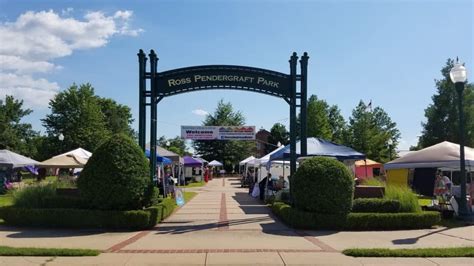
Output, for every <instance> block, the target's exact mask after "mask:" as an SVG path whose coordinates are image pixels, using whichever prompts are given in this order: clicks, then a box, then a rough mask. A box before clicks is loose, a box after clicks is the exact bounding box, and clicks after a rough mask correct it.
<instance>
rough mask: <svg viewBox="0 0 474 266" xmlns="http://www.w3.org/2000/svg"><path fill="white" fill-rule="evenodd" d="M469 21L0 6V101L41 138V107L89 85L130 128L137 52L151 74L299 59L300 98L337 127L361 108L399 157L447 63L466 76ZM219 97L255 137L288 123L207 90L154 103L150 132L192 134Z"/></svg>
mask: <svg viewBox="0 0 474 266" xmlns="http://www.w3.org/2000/svg"><path fill="white" fill-rule="evenodd" d="M473 11H474V10H473V3H472V1H469V0H466V1H463V0H454V1H448V0H446V1H424V0H420V1H396V0H393V1H350V0H345V1H257V2H255V1H247V0H245V1H244V0H241V1H217V0H214V1H6V0H0V98H4V96H5V95H14V96H15V97H17V98H20V99H23V100H24V101H25V105H26V106H27V107H29V108H31V109H33V110H34V113H33V114H32V115H30V116H29V117H28V118H27V119H26V121H28V122H31V123H32V124H33V125H34V127H35V129H37V130H41V131H44V129H43V128H42V126H41V121H40V119H41V118H43V117H44V116H45V114H47V113H48V102H49V100H50V99H51V98H52V97H54V95H55V94H56V93H57V92H59V91H61V90H64V89H66V88H67V87H68V86H70V85H71V84H73V83H78V84H80V83H85V82H89V83H91V84H92V85H93V86H94V87H95V89H96V93H97V94H98V95H100V96H103V97H110V98H113V99H115V100H116V101H117V102H119V103H122V104H126V105H129V106H130V107H131V108H132V111H133V115H134V117H135V118H136V119H137V118H138V117H137V114H138V94H137V89H138V88H137V85H138V81H137V75H138V73H137V70H138V65H137V57H136V53H137V52H138V49H140V48H142V49H144V50H146V51H149V50H150V49H155V51H156V52H157V53H158V57H159V58H160V60H159V62H158V70H159V71H163V70H169V69H173V68H178V67H186V66H192V65H206V64H235V65H248V66H254V67H261V68H267V69H272V70H276V71H280V72H284V73H288V72H289V69H288V59H289V56H290V55H291V53H292V52H293V51H296V52H298V53H299V54H302V53H303V52H305V51H306V52H308V53H309V55H310V60H309V93H310V94H317V95H318V97H319V98H322V99H325V100H326V101H327V102H328V103H329V104H337V105H338V106H339V108H340V109H341V110H342V113H343V115H344V116H345V117H346V118H348V117H349V116H350V114H351V111H352V109H353V108H354V107H355V106H356V105H357V103H358V102H359V101H360V100H363V101H365V102H369V101H370V100H371V101H372V103H373V105H374V106H381V107H382V108H384V109H385V110H386V111H387V112H388V114H389V115H390V116H391V117H392V119H393V120H394V121H395V122H396V123H397V124H398V127H399V129H400V130H401V132H402V143H401V147H400V148H401V149H406V148H408V147H409V146H410V145H413V144H415V143H416V141H417V136H418V135H419V134H420V130H421V126H420V124H421V122H422V121H423V120H424V109H425V108H426V107H427V106H428V104H429V103H430V102H431V96H432V95H433V94H434V92H435V87H434V79H439V78H440V73H439V70H440V69H441V67H442V66H443V65H444V64H445V62H446V59H447V58H450V57H451V58H454V57H456V56H459V57H460V59H461V60H462V61H463V62H466V66H467V68H468V69H474V66H473V64H472V63H473V58H472V56H473V24H474V21H473V13H474V12H473ZM469 78H470V79H471V80H472V71H470V72H469ZM220 99H224V100H225V101H230V102H232V104H233V105H234V107H235V108H236V109H238V110H241V111H242V113H243V114H244V115H245V116H246V118H247V124H249V125H255V126H257V128H260V127H264V128H267V129H269V128H270V127H271V126H272V125H273V124H274V123H276V122H280V123H283V124H286V125H287V124H288V105H287V103H286V102H284V101H283V100H281V99H279V98H274V97H270V96H265V95H260V94H255V93H249V92H239V91H225V90H216V91H214V90H213V91H203V92H193V93H187V94H182V95H178V96H174V97H170V98H166V99H164V100H163V101H162V102H161V103H160V104H159V106H158V134H159V135H166V136H168V137H174V136H176V135H178V134H179V132H180V131H179V128H180V125H199V124H200V123H201V121H202V119H203V117H204V116H205V115H206V114H207V113H208V112H212V111H213V110H214V109H215V106H216V104H217V102H218V101H219V100H220ZM134 126H136V123H135V124H134Z"/></svg>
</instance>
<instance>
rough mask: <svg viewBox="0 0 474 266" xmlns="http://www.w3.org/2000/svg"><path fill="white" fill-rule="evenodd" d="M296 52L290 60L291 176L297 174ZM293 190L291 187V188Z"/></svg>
mask: <svg viewBox="0 0 474 266" xmlns="http://www.w3.org/2000/svg"><path fill="white" fill-rule="evenodd" d="M297 62H298V56H297V55H296V52H294V53H293V55H292V56H291V58H290V78H291V85H290V86H291V100H290V102H291V104H290V176H291V177H292V178H293V177H294V174H295V172H296V64H297ZM290 188H291V186H290Z"/></svg>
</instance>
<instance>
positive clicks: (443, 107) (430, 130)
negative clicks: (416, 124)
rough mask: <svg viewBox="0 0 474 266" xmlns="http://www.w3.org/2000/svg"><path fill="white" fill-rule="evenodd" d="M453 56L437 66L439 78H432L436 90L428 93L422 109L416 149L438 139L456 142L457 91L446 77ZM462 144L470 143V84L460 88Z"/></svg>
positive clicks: (473, 138)
mask: <svg viewBox="0 0 474 266" xmlns="http://www.w3.org/2000/svg"><path fill="white" fill-rule="evenodd" d="M454 63H455V62H454V60H452V59H448V60H447V62H446V65H445V66H444V67H443V68H442V69H441V74H442V79H441V80H435V84H436V89H437V93H436V94H435V95H433V96H432V97H431V99H432V100H433V103H431V104H430V105H429V106H428V107H427V108H426V109H425V117H426V122H423V123H422V124H421V125H422V127H423V130H422V135H421V137H420V138H419V142H418V145H417V147H414V148H417V149H422V148H426V147H428V146H432V145H434V144H437V143H440V142H442V141H446V140H447V141H450V142H454V143H459V111H458V94H457V92H456V89H455V88H454V84H453V83H452V82H451V79H450V78H449V71H450V70H451V68H452V67H453V66H454ZM463 96H464V99H463V100H464V116H465V118H464V119H465V121H464V123H465V124H464V125H465V133H464V134H465V136H464V138H465V144H466V145H467V146H470V147H473V146H474V84H472V83H470V84H467V86H466V88H465V89H464V95H463Z"/></svg>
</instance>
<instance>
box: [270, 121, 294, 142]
mask: <svg viewBox="0 0 474 266" xmlns="http://www.w3.org/2000/svg"><path fill="white" fill-rule="evenodd" d="M268 142H269V143H270V144H273V145H275V146H277V145H278V142H280V144H281V145H287V144H288V143H290V133H289V132H288V130H286V127H285V125H283V124H280V123H275V124H274V125H273V126H272V128H271V129H270V136H269V137H268ZM273 147H274V146H273Z"/></svg>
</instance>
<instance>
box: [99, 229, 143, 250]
mask: <svg viewBox="0 0 474 266" xmlns="http://www.w3.org/2000/svg"><path fill="white" fill-rule="evenodd" d="M149 233H151V230H147V231H141V232H140V233H138V234H136V235H134V236H132V237H131V238H129V239H127V240H125V241H122V242H120V243H118V244H116V245H114V246H112V247H110V248H108V249H107V250H105V252H118V251H120V250H121V249H122V248H124V247H126V246H128V245H130V244H132V243H135V242H137V241H138V240H139V239H140V238H142V237H144V236H146V235H148V234H149Z"/></svg>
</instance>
